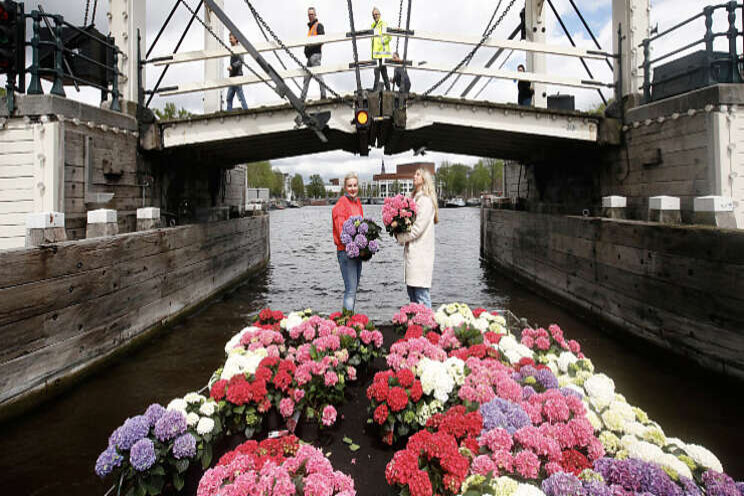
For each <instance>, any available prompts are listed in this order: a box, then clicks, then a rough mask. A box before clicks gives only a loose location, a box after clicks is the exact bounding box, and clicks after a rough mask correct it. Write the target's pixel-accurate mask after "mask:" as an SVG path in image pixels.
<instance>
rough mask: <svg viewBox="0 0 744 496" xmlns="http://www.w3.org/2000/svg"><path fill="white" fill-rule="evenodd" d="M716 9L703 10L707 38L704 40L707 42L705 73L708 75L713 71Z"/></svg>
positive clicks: (711, 7) (706, 8) (708, 7)
mask: <svg viewBox="0 0 744 496" xmlns="http://www.w3.org/2000/svg"><path fill="white" fill-rule="evenodd" d="M714 11H715V9H714V8H713V6H711V5H708V6H707V7H705V8H704V9H703V14H704V15H705V36H704V37H703V40H705V71H706V74H710V72H711V70H712V69H713V67H712V66H713V41H714V39H715V37H714V36H713V13H714Z"/></svg>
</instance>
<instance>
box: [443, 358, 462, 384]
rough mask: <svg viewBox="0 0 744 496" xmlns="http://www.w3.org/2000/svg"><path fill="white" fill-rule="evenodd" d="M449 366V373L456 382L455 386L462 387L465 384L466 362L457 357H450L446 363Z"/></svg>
mask: <svg viewBox="0 0 744 496" xmlns="http://www.w3.org/2000/svg"><path fill="white" fill-rule="evenodd" d="M444 365H446V366H447V373H448V374H449V375H450V376H451V377H452V379H453V380H454V381H455V384H457V385H458V386H462V385H463V384H464V383H465V362H463V361H462V360H460V359H459V358H457V357H450V358H448V359H447V360H445V361H444Z"/></svg>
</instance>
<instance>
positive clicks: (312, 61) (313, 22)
mask: <svg viewBox="0 0 744 496" xmlns="http://www.w3.org/2000/svg"><path fill="white" fill-rule="evenodd" d="M307 28H308V31H307V36H308V37H310V36H318V35H319V34H325V28H324V27H323V25H322V24H321V23H320V22H318V15H317V13H316V12H315V7H310V8H309V9H307ZM322 47H323V45H322V44H320V43H318V44H317V45H305V57H307V66H308V67H318V66H320V58H321V49H322ZM317 78H318V80H319V81H320V82H321V84H320V98H325V97H326V89H325V86H324V85H323V84H322V82H323V77H322V76H317ZM311 79H312V77H311V76H310V75H309V74H307V75H305V81H304V82H303V85H302V94H301V95H300V99H301V100H303V101H304V100H305V97H306V96H307V90H308V89H309V88H310V80H311Z"/></svg>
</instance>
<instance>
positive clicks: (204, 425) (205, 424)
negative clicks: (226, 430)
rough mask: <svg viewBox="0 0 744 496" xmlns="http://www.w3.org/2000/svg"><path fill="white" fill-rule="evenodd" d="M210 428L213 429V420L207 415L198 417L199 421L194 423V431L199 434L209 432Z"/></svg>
mask: <svg viewBox="0 0 744 496" xmlns="http://www.w3.org/2000/svg"><path fill="white" fill-rule="evenodd" d="M212 429H214V420H212V419H211V418H209V417H202V418H200V419H199V422H198V423H197V424H196V433H197V434H199V435H200V436H203V435H205V434H209V433H210V432H212Z"/></svg>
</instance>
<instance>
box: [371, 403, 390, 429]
mask: <svg viewBox="0 0 744 496" xmlns="http://www.w3.org/2000/svg"><path fill="white" fill-rule="evenodd" d="M389 413H390V412H389V411H388V407H387V405H385V404H384V403H383V404H381V405H378V406H377V408H375V413H374V420H375V422H377V423H378V424H380V425H382V424H384V423H385V421H386V420H387V418H388V415H389Z"/></svg>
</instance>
